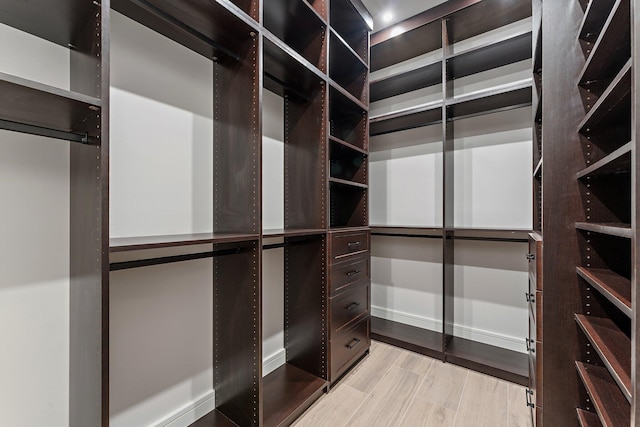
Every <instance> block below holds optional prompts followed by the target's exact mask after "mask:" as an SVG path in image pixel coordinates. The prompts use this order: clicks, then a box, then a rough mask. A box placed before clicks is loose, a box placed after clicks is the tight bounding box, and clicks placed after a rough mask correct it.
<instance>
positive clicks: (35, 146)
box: [0, 25, 69, 427]
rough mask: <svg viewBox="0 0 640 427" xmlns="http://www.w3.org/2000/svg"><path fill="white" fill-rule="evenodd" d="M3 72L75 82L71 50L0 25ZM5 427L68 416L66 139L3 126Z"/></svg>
mask: <svg viewBox="0 0 640 427" xmlns="http://www.w3.org/2000/svg"><path fill="white" fill-rule="evenodd" d="M16 46H19V48H16ZM0 52H2V55H0V71H1V72H4V73H8V74H13V75H18V76H21V77H23V78H27V79H32V80H35V81H38V82H41V83H44V84H49V85H52V86H56V87H59V88H62V89H67V90H68V89H69V51H68V50H66V49H64V48H62V47H60V46H57V45H54V44H52V43H49V42H46V41H43V40H41V39H38V38H36V37H33V36H31V35H28V34H26V33H22V32H20V31H17V30H15V29H12V28H10V27H7V26H5V25H0ZM0 199H2V201H3V203H2V207H1V208H0V217H1V218H2V221H0V271H1V272H2V273H1V274H0V341H1V342H2V343H4V344H3V346H2V350H1V351H0V383H1V384H2V385H1V386H0V425H3V426H29V427H30V426H41V425H47V426H52V427H65V426H67V425H68V423H69V415H68V405H69V143H68V142H64V141H58V140H52V139H48V138H42V137H37V136H32V135H25V134H18V133H12V132H7V131H0Z"/></svg>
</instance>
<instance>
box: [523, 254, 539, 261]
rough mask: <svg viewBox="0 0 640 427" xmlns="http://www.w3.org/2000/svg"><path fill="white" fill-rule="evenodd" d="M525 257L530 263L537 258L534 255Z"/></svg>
mask: <svg viewBox="0 0 640 427" xmlns="http://www.w3.org/2000/svg"><path fill="white" fill-rule="evenodd" d="M525 257H526V258H527V259H528V260H529V261H531V260H534V259H536V256H535V255H534V254H527V255H525Z"/></svg>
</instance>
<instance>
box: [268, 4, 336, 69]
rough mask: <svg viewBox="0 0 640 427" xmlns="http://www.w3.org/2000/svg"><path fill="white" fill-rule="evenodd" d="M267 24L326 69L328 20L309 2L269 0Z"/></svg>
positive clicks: (271, 31) (285, 41) (312, 60)
mask: <svg viewBox="0 0 640 427" xmlns="http://www.w3.org/2000/svg"><path fill="white" fill-rule="evenodd" d="M263 10H264V18H263V21H264V22H263V25H264V28H265V29H267V30H268V31H269V32H270V33H271V34H273V35H274V36H276V37H277V38H278V39H280V40H282V41H283V42H284V43H285V44H286V45H287V46H289V47H290V48H291V49H293V50H294V51H295V52H297V53H298V54H299V55H301V56H302V57H303V58H304V59H306V60H307V61H309V63H310V64H312V65H313V66H314V67H316V68H318V69H319V70H321V71H323V72H324V71H326V52H327V47H326V38H327V37H326V33H327V23H326V22H325V20H324V19H323V18H322V17H321V16H320V15H319V14H318V12H316V11H315V10H314V9H313V7H311V5H310V4H309V3H307V2H306V1H300V0H265V3H264V7H263Z"/></svg>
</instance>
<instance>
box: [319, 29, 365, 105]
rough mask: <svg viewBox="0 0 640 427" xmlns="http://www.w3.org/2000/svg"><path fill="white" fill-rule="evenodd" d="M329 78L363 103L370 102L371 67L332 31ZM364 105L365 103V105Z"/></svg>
mask: <svg viewBox="0 0 640 427" xmlns="http://www.w3.org/2000/svg"><path fill="white" fill-rule="evenodd" d="M329 52H330V54H329V78H331V80H333V81H334V82H336V83H337V84H338V85H339V86H340V87H342V88H343V89H344V90H346V91H347V92H348V93H349V94H351V95H352V96H353V97H354V98H355V99H357V100H358V101H360V102H361V103H364V104H366V103H368V100H369V96H368V95H369V87H368V84H367V83H368V76H369V68H368V66H367V64H366V63H365V62H362V59H361V58H360V57H359V56H356V55H355V54H354V53H353V51H352V50H351V49H350V48H349V47H348V46H347V45H345V44H344V42H343V41H342V40H341V39H340V38H339V37H338V36H337V35H336V34H335V33H334V32H333V31H331V36H330V49H329ZM363 106H364V105H363Z"/></svg>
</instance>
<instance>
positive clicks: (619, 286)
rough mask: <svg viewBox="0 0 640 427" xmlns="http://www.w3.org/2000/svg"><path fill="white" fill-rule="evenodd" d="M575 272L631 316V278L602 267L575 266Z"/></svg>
mask: <svg viewBox="0 0 640 427" xmlns="http://www.w3.org/2000/svg"><path fill="white" fill-rule="evenodd" d="M576 272H577V273H578V275H579V276H580V277H582V278H583V279H584V280H585V281H586V282H587V283H589V284H590V285H591V286H593V287H594V288H595V289H596V290H597V291H598V292H600V293H601V294H602V295H603V296H604V297H605V298H606V299H607V300H609V301H610V302H611V303H612V304H613V305H615V306H616V307H617V308H618V309H619V310H620V311H621V312H623V313H624V314H625V315H626V316H628V317H629V318H631V316H632V313H633V312H632V309H631V280H629V279H627V278H626V277H624V276H621V275H619V274H617V273H615V272H613V271H611V270H606V269H603V268H585V267H576Z"/></svg>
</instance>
